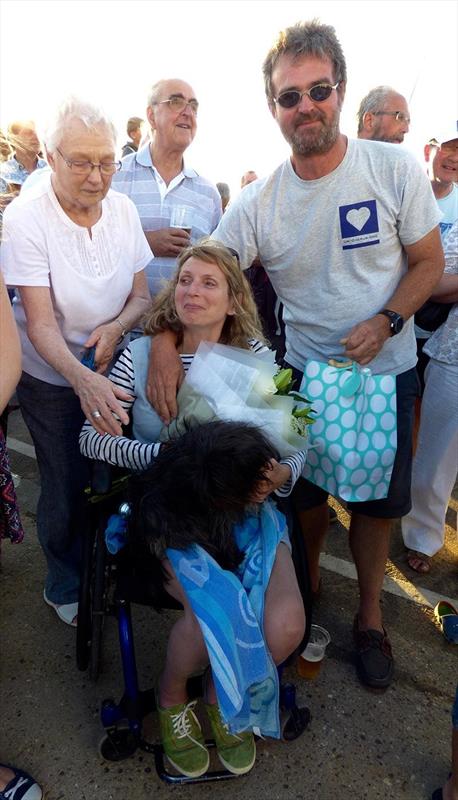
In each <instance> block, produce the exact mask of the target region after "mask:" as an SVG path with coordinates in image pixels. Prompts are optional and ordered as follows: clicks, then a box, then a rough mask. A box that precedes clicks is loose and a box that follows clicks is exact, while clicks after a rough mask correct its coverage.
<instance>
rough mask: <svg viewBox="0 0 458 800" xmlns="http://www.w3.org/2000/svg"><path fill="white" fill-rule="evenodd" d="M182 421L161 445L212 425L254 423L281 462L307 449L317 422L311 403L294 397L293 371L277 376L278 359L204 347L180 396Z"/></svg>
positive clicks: (172, 425) (166, 433) (164, 436)
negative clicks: (190, 430)
mask: <svg viewBox="0 0 458 800" xmlns="http://www.w3.org/2000/svg"><path fill="white" fill-rule="evenodd" d="M177 401H178V417H177V418H176V419H175V420H173V422H171V423H170V425H168V426H166V427H165V428H164V429H163V431H162V434H161V441H164V442H165V441H168V440H169V439H175V438H176V437H177V436H180V435H181V434H182V433H184V431H185V430H187V429H188V428H189V427H193V426H194V425H199V424H201V423H202V422H207V421H209V420H211V419H222V420H231V421H237V422H249V423H251V424H253V425H256V426H257V427H259V428H261V429H262V430H263V432H264V433H265V435H266V436H267V438H268V439H269V440H270V441H271V442H272V444H273V445H274V446H275V447H276V448H277V450H278V451H279V453H280V456H281V457H282V458H284V457H286V456H289V455H291V454H292V453H295V452H297V451H298V450H306V449H307V438H308V425H310V424H311V423H312V422H314V419H313V417H312V416H311V415H312V414H313V413H314V412H313V410H312V409H311V408H310V405H309V401H308V400H307V399H306V398H305V397H304V396H303V395H302V394H300V393H299V392H295V391H292V374H291V370H290V369H287V370H285V369H283V370H280V371H278V367H277V365H276V364H275V360H274V353H272V352H271V351H267V352H265V353H253V352H252V351H251V350H242V349H239V348H236V347H229V346H228V345H222V344H217V343H210V342H201V344H200V345H199V347H198V349H197V352H196V354H195V356H194V360H193V362H192V364H191V366H190V368H189V370H188V373H187V375H186V378H185V380H184V381H183V384H182V385H181V387H180V390H179V392H178V396H177Z"/></svg>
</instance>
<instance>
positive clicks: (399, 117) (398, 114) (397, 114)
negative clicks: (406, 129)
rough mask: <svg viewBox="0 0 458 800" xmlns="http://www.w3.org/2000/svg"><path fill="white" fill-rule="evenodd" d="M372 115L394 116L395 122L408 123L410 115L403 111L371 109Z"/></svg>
mask: <svg viewBox="0 0 458 800" xmlns="http://www.w3.org/2000/svg"><path fill="white" fill-rule="evenodd" d="M370 113H371V114H373V115H374V117H394V118H395V120H396V122H405V123H406V124H407V125H410V117H409V116H408V114H404V112H403V111H371V112H370Z"/></svg>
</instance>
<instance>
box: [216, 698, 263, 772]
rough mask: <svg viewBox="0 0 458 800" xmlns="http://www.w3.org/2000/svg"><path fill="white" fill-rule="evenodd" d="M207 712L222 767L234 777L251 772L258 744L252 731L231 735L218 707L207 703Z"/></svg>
mask: <svg viewBox="0 0 458 800" xmlns="http://www.w3.org/2000/svg"><path fill="white" fill-rule="evenodd" d="M205 710H206V712H207V716H208V718H209V720H210V723H211V726H212V731H213V736H214V739H215V742H216V752H217V753H218V758H219V760H220V761H221V763H222V765H223V766H224V767H226V769H227V770H228V771H229V772H233V773H234V775H244V774H245V772H249V771H250V769H251V768H252V766H253V764H254V762H255V759H256V744H255V741H254V736H253V734H252V733H251V731H244V732H242V733H230V732H229V728H228V726H227V725H226V723H225V722H223V720H222V717H221V713H220V710H219V708H218V705H217V704H216V703H215V704H214V705H210V704H209V703H205Z"/></svg>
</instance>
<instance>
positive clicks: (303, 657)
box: [296, 625, 331, 680]
mask: <svg viewBox="0 0 458 800" xmlns="http://www.w3.org/2000/svg"><path fill="white" fill-rule="evenodd" d="M330 641H331V637H330V635H329V633H328V632H327V630H325V628H322V627H321V626H320V625H312V627H311V631H310V639H309V641H308V644H307V647H306V648H305V650H304V651H303V652H302V653H301V654H300V656H299V657H298V659H297V663H296V666H297V672H298V674H299V675H300V676H301V678H306V679H307V680H313V678H316V676H317V675H318V673H319V671H320V669H321V664H322V663H323V658H324V654H325V652H326V648H327V646H328V644H329V642H330Z"/></svg>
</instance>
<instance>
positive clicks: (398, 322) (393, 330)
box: [378, 308, 404, 336]
mask: <svg viewBox="0 0 458 800" xmlns="http://www.w3.org/2000/svg"><path fill="white" fill-rule="evenodd" d="M378 313H379V314H383V316H385V317H388V319H389V320H390V335H391V336H395V335H396V334H397V333H400V332H401V331H402V329H403V327H404V318H403V317H401V315H400V314H398V312H397V311H392V310H391V309H390V308H382V310H381V311H379V312H378Z"/></svg>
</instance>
